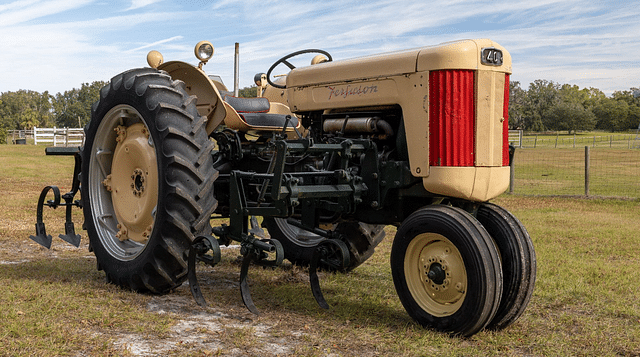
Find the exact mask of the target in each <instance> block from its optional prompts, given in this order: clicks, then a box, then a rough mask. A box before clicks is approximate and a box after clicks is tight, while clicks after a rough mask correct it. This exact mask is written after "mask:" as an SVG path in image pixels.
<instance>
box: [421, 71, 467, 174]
mask: <svg viewBox="0 0 640 357" xmlns="http://www.w3.org/2000/svg"><path fill="white" fill-rule="evenodd" d="M474 77H475V76H474V71H472V70H441V71H431V72H429V165H432V166H473V165H474V162H475V157H474V152H473V150H474V147H475V142H474V140H475V135H474V123H475V101H474V98H475V95H474V89H475V81H474Z"/></svg>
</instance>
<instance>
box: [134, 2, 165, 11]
mask: <svg viewBox="0 0 640 357" xmlns="http://www.w3.org/2000/svg"><path fill="white" fill-rule="evenodd" d="M160 1H162V0H132V1H131V6H130V7H129V8H128V9H126V10H125V11H131V10H136V9H140V8H143V7H146V6H149V5H151V4H154V3H157V2H160Z"/></svg>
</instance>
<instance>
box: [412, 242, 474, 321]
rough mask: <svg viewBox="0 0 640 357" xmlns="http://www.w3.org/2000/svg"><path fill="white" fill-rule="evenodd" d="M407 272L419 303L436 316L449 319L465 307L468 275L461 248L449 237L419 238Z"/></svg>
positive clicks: (413, 245) (413, 247)
mask: <svg viewBox="0 0 640 357" xmlns="http://www.w3.org/2000/svg"><path fill="white" fill-rule="evenodd" d="M405 272H406V278H407V284H408V285H409V288H410V290H411V291H412V294H413V295H414V297H415V299H416V301H417V302H418V304H420V305H421V307H422V308H423V309H425V310H426V311H428V312H429V313H431V314H432V315H435V316H448V315H451V314H453V313H455V312H456V311H457V310H458V308H459V307H460V306H461V305H462V302H463V301H464V297H465V296H466V287H467V273H466V269H465V266H464V261H463V260H462V257H461V256H460V253H459V251H458V249H457V248H456V247H455V245H454V244H453V243H452V242H451V241H449V240H448V239H447V238H446V237H444V236H442V235H439V234H434V233H427V234H422V235H419V236H417V237H415V238H414V239H413V240H412V242H411V243H410V244H409V247H408V248H407V252H406V260H405Z"/></svg>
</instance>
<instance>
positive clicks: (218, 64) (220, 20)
mask: <svg viewBox="0 0 640 357" xmlns="http://www.w3.org/2000/svg"><path fill="white" fill-rule="evenodd" d="M473 38H490V39H492V40H494V41H496V42H497V43H499V44H501V45H502V46H504V47H505V48H506V49H507V50H508V51H509V52H510V53H511V56H512V61H513V74H512V76H511V80H512V81H518V82H520V85H521V87H522V88H524V89H526V88H528V87H529V83H531V82H533V81H534V80H537V79H544V80H549V81H553V82H556V83H560V84H565V83H566V84H571V85H577V86H579V87H580V88H589V87H594V88H598V89H600V90H602V91H603V92H604V93H606V94H607V95H611V94H612V93H613V92H614V91H622V90H629V89H630V88H632V87H640V0H631V1H613V0H609V1H599V0H584V1H578V0H535V1H517V0H515V1H514V0H505V1H502V0H495V1H485V0H482V1H456V0H440V1H434V2H431V1H407V0H364V1H350V0H323V1H315V0H314V1H311V0H307V1H293V0H275V1H272V0H218V1H204V0H202V1H195V0H194V1H186V0H183V1H170V0H128V1H117V0H116V1H105V0H17V1H11V0H9V1H6V0H0V68H1V69H2V73H1V74H0V92H7V91H17V90H20V89H27V90H35V91H38V92H44V91H49V93H50V94H55V93H58V92H64V91H66V90H71V89H73V88H80V86H81V85H82V83H91V82H93V81H108V80H109V79H110V78H111V77H113V76H114V75H116V74H118V73H120V72H123V71H125V70H128V69H131V68H137V67H145V66H147V63H146V54H147V53H148V52H149V51H150V50H157V51H160V52H161V53H162V54H163V56H164V59H165V61H170V60H179V61H185V62H189V63H191V64H194V65H195V64H197V60H196V58H195V56H194V54H193V48H194V46H195V44H196V43H197V42H199V41H201V40H209V41H211V42H212V44H213V45H214V47H215V54H214V56H213V58H212V59H211V60H210V61H209V63H208V64H207V65H206V66H205V67H204V69H205V71H206V72H207V73H209V74H217V75H220V76H221V77H222V79H223V80H224V82H225V84H226V85H227V87H229V88H233V80H234V75H233V71H234V45H235V43H236V42H237V43H239V44H240V59H239V61H240V65H239V67H240V72H239V77H240V83H239V86H240V88H243V87H247V86H250V85H251V84H253V76H254V74H256V73H259V72H266V71H267V69H268V68H269V67H270V66H271V64H272V63H273V62H274V61H275V60H277V59H278V58H280V57H282V56H284V55H286V54H288V53H291V52H294V51H297V50H300V49H306V48H319V49H323V50H326V51H328V52H330V53H331V55H332V56H333V59H334V60H339V59H347V58H353V57H358V56H364V55H371V54H378V53H384V52H389V51H396V50H403V49H410V48H417V47H423V46H431V45H436V44H438V43H442V42H447V41H453V40H460V39H473Z"/></svg>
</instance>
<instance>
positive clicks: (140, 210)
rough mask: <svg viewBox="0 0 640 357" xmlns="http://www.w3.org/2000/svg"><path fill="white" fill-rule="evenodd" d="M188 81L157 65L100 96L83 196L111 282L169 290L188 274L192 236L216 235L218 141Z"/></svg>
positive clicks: (121, 78) (117, 81)
mask: <svg viewBox="0 0 640 357" xmlns="http://www.w3.org/2000/svg"><path fill="white" fill-rule="evenodd" d="M195 102H196V101H195V97H190V96H189V95H188V94H187V92H186V91H185V89H184V83H182V82H180V81H173V80H172V79H171V77H170V76H169V75H168V74H167V73H165V72H162V71H158V70H155V69H151V68H145V69H135V70H131V71H127V72H124V73H122V74H120V75H117V76H115V77H114V78H112V79H111V81H110V83H109V84H108V85H107V86H105V87H103V88H102V90H101V92H100V100H99V101H98V102H96V103H95V104H94V106H93V108H92V115H91V122H90V123H89V125H88V126H87V128H86V144H85V147H84V149H83V153H82V199H83V204H84V216H85V226H86V229H87V231H88V235H89V240H90V244H91V248H92V249H93V251H94V253H95V255H96V259H97V262H98V269H99V270H104V272H105V274H106V277H107V281H108V282H110V283H113V284H116V285H119V286H121V287H124V288H129V289H132V290H135V291H151V292H154V293H164V292H167V291H169V290H170V289H173V288H175V287H177V286H179V285H180V284H181V283H182V282H183V281H184V280H185V279H186V278H187V256H186V252H187V250H188V249H189V246H190V243H191V241H192V240H193V239H194V238H195V236H198V235H200V234H210V232H211V226H210V224H209V218H210V216H211V213H212V212H213V210H214V209H215V205H216V201H215V199H214V197H213V181H214V180H215V178H216V177H217V172H216V171H215V169H214V168H213V162H212V158H211V150H212V147H213V143H212V142H211V141H210V140H209V139H208V135H207V133H206V131H205V123H206V118H205V117H201V116H200V115H199V114H198V111H197V109H196V104H195Z"/></svg>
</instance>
